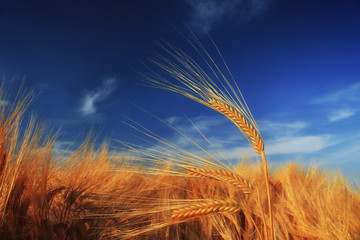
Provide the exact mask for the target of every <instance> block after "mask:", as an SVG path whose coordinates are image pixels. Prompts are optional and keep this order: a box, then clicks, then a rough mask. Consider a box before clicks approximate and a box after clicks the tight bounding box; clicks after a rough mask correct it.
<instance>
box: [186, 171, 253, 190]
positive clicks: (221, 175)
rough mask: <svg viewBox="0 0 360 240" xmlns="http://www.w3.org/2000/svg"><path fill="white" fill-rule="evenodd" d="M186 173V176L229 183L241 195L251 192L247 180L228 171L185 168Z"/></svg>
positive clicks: (250, 186)
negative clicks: (241, 193)
mask: <svg viewBox="0 0 360 240" xmlns="http://www.w3.org/2000/svg"><path fill="white" fill-rule="evenodd" d="M186 171H187V173H188V174H190V175H192V176H197V177H207V178H212V179H216V180H219V181H223V182H227V183H230V184H231V185H233V186H235V187H237V188H239V189H240V190H241V191H242V192H243V193H247V194H248V193H251V192H252V185H251V183H250V182H249V181H248V180H246V179H244V178H242V177H240V176H239V175H237V174H235V173H232V172H229V171H224V170H215V169H204V168H195V167H192V168H186Z"/></svg>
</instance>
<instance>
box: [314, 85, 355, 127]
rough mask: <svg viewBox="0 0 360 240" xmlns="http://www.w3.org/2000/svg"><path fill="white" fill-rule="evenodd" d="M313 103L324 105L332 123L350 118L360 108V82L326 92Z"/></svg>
mask: <svg viewBox="0 0 360 240" xmlns="http://www.w3.org/2000/svg"><path fill="white" fill-rule="evenodd" d="M313 103H314V104H321V105H323V106H324V109H325V110H327V111H328V114H327V118H328V121H329V122H330V123H332V122H337V121H340V120H344V119H347V118H350V117H352V116H354V115H355V114H357V112H359V110H360V107H359V103H360V82H358V83H355V84H352V85H350V86H347V87H344V88H342V89H339V90H337V91H334V92H331V93H328V94H324V95H323V96H320V97H318V98H316V99H315V100H314V101H313Z"/></svg>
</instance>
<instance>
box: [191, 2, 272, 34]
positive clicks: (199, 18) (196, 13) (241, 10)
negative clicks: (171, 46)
mask: <svg viewBox="0 0 360 240" xmlns="http://www.w3.org/2000/svg"><path fill="white" fill-rule="evenodd" d="M185 1H186V2H187V3H188V4H189V5H190V6H191V8H192V14H191V16H190V19H189V23H190V25H191V27H193V28H201V27H203V26H206V28H207V29H208V30H210V29H211V28H212V27H213V26H214V25H215V24H217V23H219V22H221V21H223V20H224V19H225V18H227V19H231V18H232V17H234V16H236V18H237V20H240V21H244V22H246V21H249V20H250V19H252V18H253V17H255V16H257V15H260V14H261V13H263V12H264V10H265V9H266V8H267V6H268V5H269V3H270V2H271V0H222V1H218V0H185Z"/></svg>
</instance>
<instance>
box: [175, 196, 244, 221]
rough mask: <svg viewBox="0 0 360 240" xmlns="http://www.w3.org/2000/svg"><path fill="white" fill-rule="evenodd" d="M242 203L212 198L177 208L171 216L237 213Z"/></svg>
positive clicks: (187, 216) (183, 216) (181, 217)
mask: <svg viewBox="0 0 360 240" xmlns="http://www.w3.org/2000/svg"><path fill="white" fill-rule="evenodd" d="M240 210H241V208H240V204H239V203H238V202H237V201H234V200H211V201H206V202H204V203H200V204H195V205H191V206H189V207H183V208H180V209H176V210H174V211H173V212H172V215H171V218H173V219H183V218H191V217H197V216H202V215H207V214H211V213H235V212H238V211H240Z"/></svg>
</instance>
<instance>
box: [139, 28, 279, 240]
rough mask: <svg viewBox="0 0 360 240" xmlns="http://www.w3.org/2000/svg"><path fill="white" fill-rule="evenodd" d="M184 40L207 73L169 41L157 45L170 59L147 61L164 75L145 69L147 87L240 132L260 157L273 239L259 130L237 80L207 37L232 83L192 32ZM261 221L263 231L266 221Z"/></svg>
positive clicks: (156, 58) (151, 57)
mask: <svg viewBox="0 0 360 240" xmlns="http://www.w3.org/2000/svg"><path fill="white" fill-rule="evenodd" d="M185 38H186V40H187V41H188V42H189V43H190V44H191V45H192V47H193V48H194V49H195V50H196V52H197V53H198V57H199V59H202V60H203V62H204V65H205V66H206V67H207V69H208V71H204V70H203V69H202V68H201V67H200V65H199V64H198V63H197V61H195V60H194V59H193V58H192V57H190V56H189V55H188V54H187V53H185V52H184V51H182V50H181V49H179V48H177V47H175V46H173V45H172V44H170V43H169V42H166V41H161V43H159V45H160V47H161V48H162V49H163V50H164V51H165V52H166V54H168V55H169V56H170V58H168V57H165V56H163V55H161V54H158V53H153V54H152V55H151V56H150V57H149V58H148V60H149V62H150V63H152V64H154V65H155V66H157V67H159V68H160V69H161V70H162V73H163V74H160V73H156V72H155V71H154V70H152V69H151V68H150V67H148V69H149V70H150V71H151V73H150V74H147V75H146V74H141V75H142V76H143V77H144V78H145V80H147V85H150V86H152V87H156V88H161V89H166V90H169V91H172V92H176V93H179V94H181V95H184V96H185V97H187V98H190V99H192V100H194V101H196V102H199V103H201V104H203V105H205V106H207V107H209V108H211V109H214V110H216V111H217V112H220V113H221V114H223V115H224V116H226V117H227V118H229V119H230V120H231V121H232V122H233V123H234V124H235V125H236V126H237V127H238V128H239V129H240V131H241V132H242V133H243V135H244V136H245V137H246V138H247V140H248V141H249V143H250V145H251V146H252V147H253V149H254V150H255V152H256V153H257V154H259V155H261V159H262V163H263V170H264V178H265V181H266V188H267V195H268V197H267V202H268V207H269V220H270V223H269V225H270V234H271V235H270V236H271V237H270V238H271V239H274V229H273V217H272V206H271V197H270V186H269V178H268V169H267V162H266V157H265V152H264V142H263V139H262V137H261V134H260V131H259V128H258V127H257V124H256V122H255V120H254V118H253V116H252V114H251V111H250V110H249V108H248V106H247V104H246V102H245V99H244V98H243V96H242V94H241V91H240V89H239V87H238V85H237V83H236V81H235V80H234V78H233V76H232V74H231V72H230V70H229V68H228V66H227V64H226V62H225V61H224V59H223V57H222V55H221V53H220V51H219V49H218V48H217V46H216V45H215V43H214V42H213V40H212V39H211V38H210V40H211V42H212V43H213V45H214V46H215V49H216V51H217V52H218V54H219V56H220V58H221V60H222V62H223V64H224V66H225V68H226V70H227V72H228V75H229V76H230V77H231V79H232V83H230V82H229V80H228V79H227V77H226V76H225V74H224V73H223V72H222V71H221V69H220V68H219V66H218V65H217V64H216V63H215V61H214V59H213V58H212V57H211V56H210V54H209V53H208V51H207V50H206V49H205V47H204V46H203V44H202V43H201V42H200V41H199V39H198V38H197V37H196V36H195V35H194V34H193V33H191V38H192V39H189V38H187V37H185ZM167 76H170V77H173V78H174V79H175V80H177V83H174V82H170V81H169V80H168V78H167ZM216 82H217V83H218V84H216ZM263 220H264V225H265V231H266V223H265V218H264V219H263Z"/></svg>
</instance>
